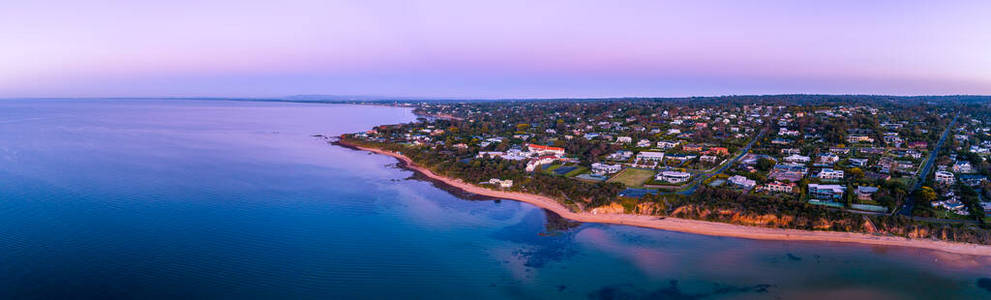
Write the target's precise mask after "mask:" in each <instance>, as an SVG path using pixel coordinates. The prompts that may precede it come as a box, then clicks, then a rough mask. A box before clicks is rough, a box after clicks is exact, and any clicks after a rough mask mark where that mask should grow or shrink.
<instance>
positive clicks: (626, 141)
mask: <svg viewBox="0 0 991 300" xmlns="http://www.w3.org/2000/svg"><path fill="white" fill-rule="evenodd" d="M616 142H617V143H620V144H629V143H632V142H633V138H631V137H628V136H621V137H618V138H616Z"/></svg>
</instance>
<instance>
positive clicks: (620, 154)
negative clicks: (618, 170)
mask: <svg viewBox="0 0 991 300" xmlns="http://www.w3.org/2000/svg"><path fill="white" fill-rule="evenodd" d="M631 157H633V152H631V151H627V150H619V151H616V152H615V153H612V154H609V156H606V159H608V160H614V161H626V160H629V159H630V158H631Z"/></svg>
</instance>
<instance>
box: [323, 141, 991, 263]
mask: <svg viewBox="0 0 991 300" xmlns="http://www.w3.org/2000/svg"><path fill="white" fill-rule="evenodd" d="M339 143H340V145H341V146H345V147H352V148H355V149H359V150H364V151H370V152H373V153H378V154H383V155H388V156H391V157H394V158H396V159H399V160H400V161H402V162H403V163H404V164H405V167H407V168H409V169H411V170H414V171H417V172H420V173H422V174H423V175H425V176H427V177H429V178H431V179H434V180H437V181H439V182H443V183H444V184H447V185H450V186H452V187H456V188H458V189H461V190H464V191H465V192H469V193H473V194H478V195H484V196H489V197H495V198H501V199H509V200H516V201H522V202H526V203H529V204H533V205H535V206H537V207H540V208H543V209H547V210H550V211H552V212H554V213H556V214H558V215H560V216H561V217H564V218H567V219H570V220H574V221H579V222H590V223H607V224H619V225H629V226H637V227H645V228H654V229H662V230H669V231H678V232H686V233H694V234H703V235H712V236H726V237H738V238H747V239H759V240H784V241H824V242H847V243H859V244H869V245H884V246H900V247H913V248H923V249H931V250H938V251H944V252H949V253H955V254H965V255H976V256H988V257H991V246H987V245H977V244H966V243H954V242H946V241H936V240H923V239H909V238H904V237H896V236H877V235H870V234H864V233H854V232H835V231H809V230H798V229H781V228H764V227H756V226H744V225H735V224H728V223H718V222H706V221H698V220H688V219H680V218H672V217H665V218H663V219H662V218H659V217H657V216H646V215H633V214H592V213H586V212H572V211H571V210H569V209H567V208H566V207H564V206H563V205H561V204H560V203H558V202H557V201H556V200H554V199H551V198H549V197H544V196H540V195H534V194H527V193H518V192H505V191H496V190H490V189H486V188H483V187H479V186H475V185H472V184H469V183H465V182H463V181H461V180H457V179H452V178H448V177H444V176H440V175H437V174H434V173H433V172H432V171H430V170H428V169H426V168H423V167H420V166H417V165H416V164H414V163H413V161H412V160H411V159H409V158H408V157H406V156H404V155H402V154H399V153H395V152H391V151H385V150H381V149H375V148H368V147H361V146H357V145H352V144H347V143H344V142H339Z"/></svg>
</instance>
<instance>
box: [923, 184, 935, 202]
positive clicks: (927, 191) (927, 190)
mask: <svg viewBox="0 0 991 300" xmlns="http://www.w3.org/2000/svg"><path fill="white" fill-rule="evenodd" d="M919 198H920V199H922V201H925V202H926V203H929V202H933V201H936V199H938V196H937V195H936V191H934V190H933V189H932V188H931V187H928V186H924V187H922V188H921V189H919Z"/></svg>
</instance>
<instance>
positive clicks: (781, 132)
mask: <svg viewBox="0 0 991 300" xmlns="http://www.w3.org/2000/svg"><path fill="white" fill-rule="evenodd" d="M799 134H800V133H799V132H798V130H788V128H781V130H779V131H778V135H790V136H798V135H799Z"/></svg>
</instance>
